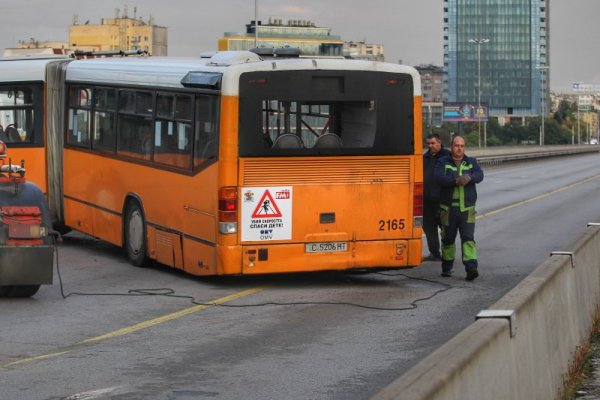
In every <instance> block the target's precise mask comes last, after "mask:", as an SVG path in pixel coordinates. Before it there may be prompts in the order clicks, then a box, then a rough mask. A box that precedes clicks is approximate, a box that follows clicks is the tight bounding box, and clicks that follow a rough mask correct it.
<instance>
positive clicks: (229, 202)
mask: <svg viewBox="0 0 600 400" xmlns="http://www.w3.org/2000/svg"><path fill="white" fill-rule="evenodd" d="M237 220H238V206H237V187H235V186H224V187H222V188H220V189H219V233H222V234H231V233H237V231H238V222H237Z"/></svg>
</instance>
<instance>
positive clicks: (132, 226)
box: [125, 203, 148, 267]
mask: <svg viewBox="0 0 600 400" xmlns="http://www.w3.org/2000/svg"><path fill="white" fill-rule="evenodd" d="M147 248H148V246H147V242H146V221H145V220H144V214H143V213H142V209H141V208H140V206H139V205H138V204H137V203H130V205H129V206H128V207H127V213H126V218H125V251H126V252H127V258H128V259H129V262H130V263H131V264H133V265H135V266H136V267H143V266H144V264H145V263H146V249H147Z"/></svg>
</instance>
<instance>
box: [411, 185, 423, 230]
mask: <svg viewBox="0 0 600 400" xmlns="http://www.w3.org/2000/svg"><path fill="white" fill-rule="evenodd" d="M413 226H414V227H415V228H420V227H422V226H423V182H415V185H414V188H413Z"/></svg>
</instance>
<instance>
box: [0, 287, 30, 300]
mask: <svg viewBox="0 0 600 400" xmlns="http://www.w3.org/2000/svg"><path fill="white" fill-rule="evenodd" d="M38 290H40V285H20V286H0V297H31V296H33V295H34V294H36V293H37V292H38Z"/></svg>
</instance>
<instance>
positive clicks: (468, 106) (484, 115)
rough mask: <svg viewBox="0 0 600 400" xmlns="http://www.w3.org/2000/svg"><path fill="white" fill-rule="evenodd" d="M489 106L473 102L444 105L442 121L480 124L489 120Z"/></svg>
mask: <svg viewBox="0 0 600 400" xmlns="http://www.w3.org/2000/svg"><path fill="white" fill-rule="evenodd" d="M488 112H489V108H488V104H487V103H481V105H480V106H479V105H478V104H477V103H471V102H452V103H444V109H443V113H442V120H443V121H444V122H478V121H487V120H488Z"/></svg>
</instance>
